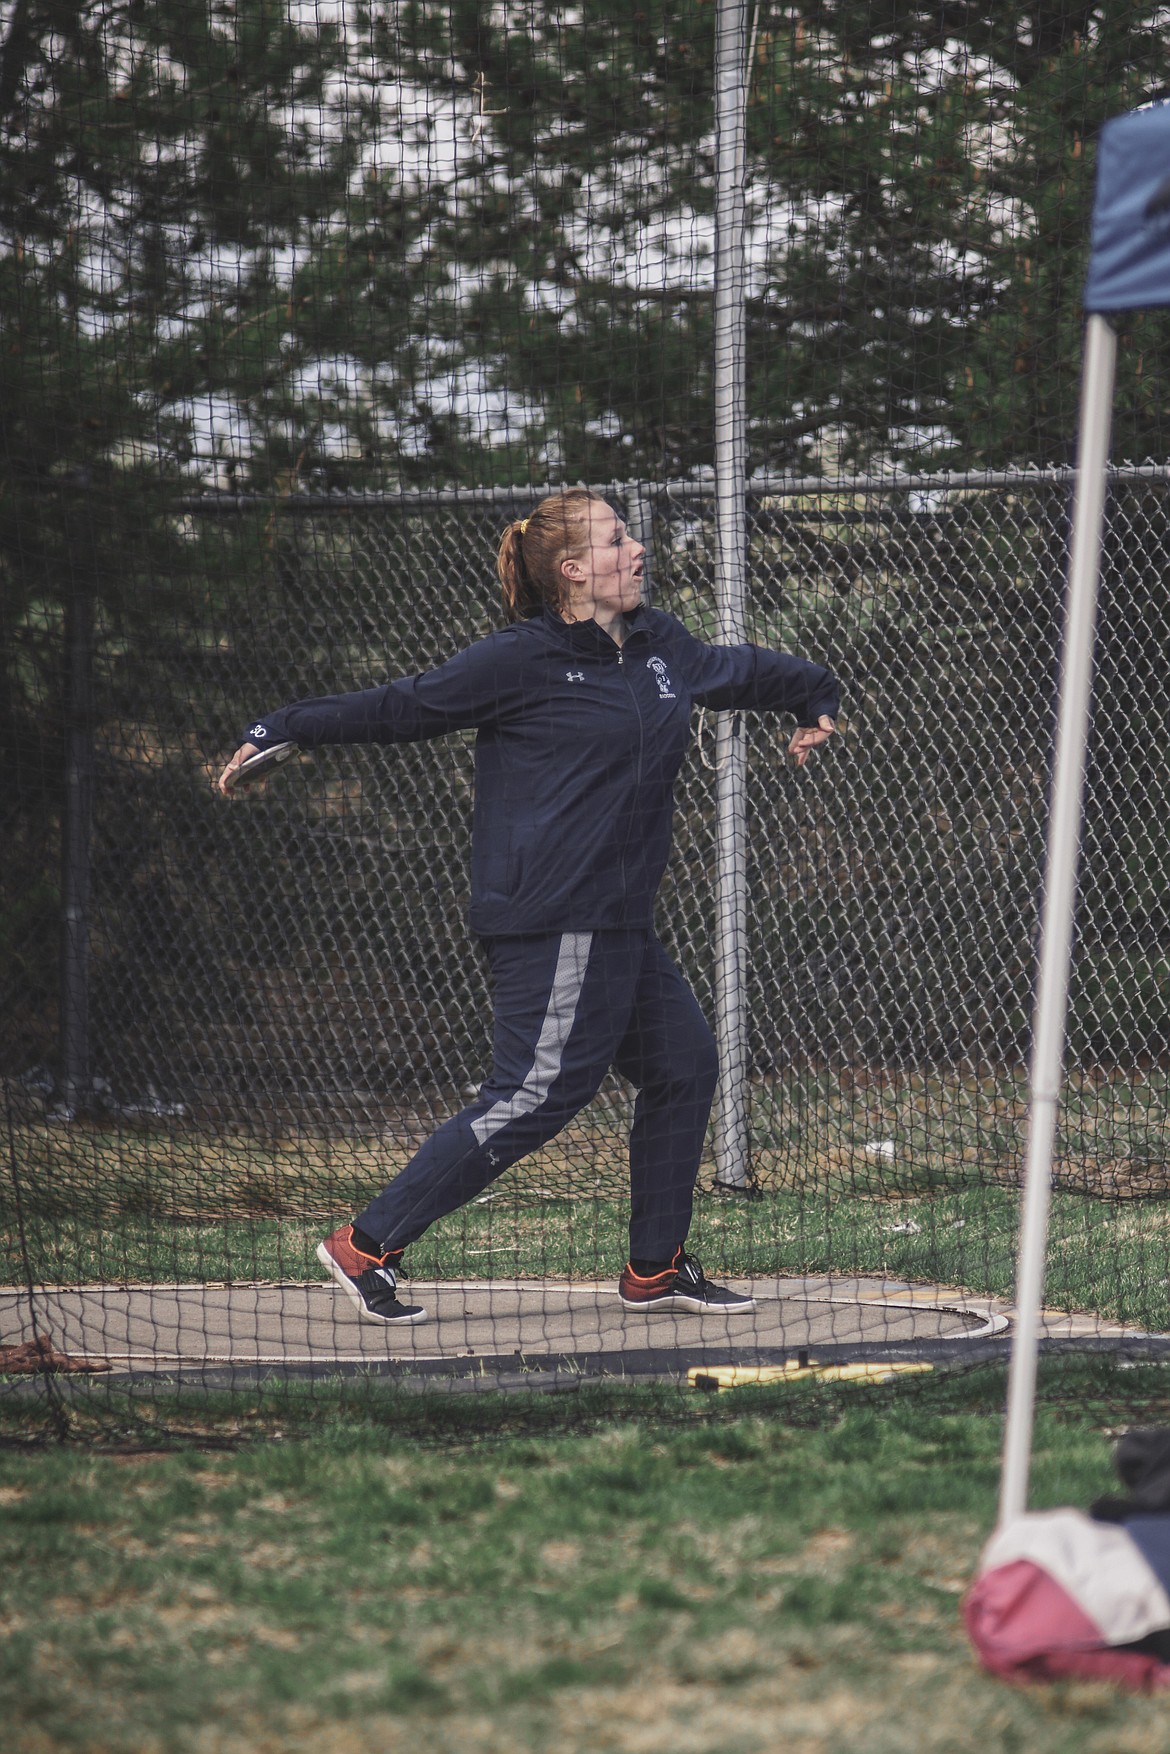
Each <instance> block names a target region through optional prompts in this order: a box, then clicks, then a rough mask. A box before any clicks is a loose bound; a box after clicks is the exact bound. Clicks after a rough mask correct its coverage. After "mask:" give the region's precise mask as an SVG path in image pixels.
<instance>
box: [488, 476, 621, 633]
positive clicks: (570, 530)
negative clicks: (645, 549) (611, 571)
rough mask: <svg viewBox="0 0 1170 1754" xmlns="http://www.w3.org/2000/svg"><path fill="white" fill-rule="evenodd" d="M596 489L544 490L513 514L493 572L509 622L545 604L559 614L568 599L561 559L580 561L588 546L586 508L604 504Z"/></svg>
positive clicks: (587, 509)
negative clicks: (529, 507)
mask: <svg viewBox="0 0 1170 1754" xmlns="http://www.w3.org/2000/svg"><path fill="white" fill-rule="evenodd" d="M605 503H606V502H605V500H603V499H602V497H601V495H600V494H599V493H590V491H589V489H588V488H586V487H569V488H566V490H565V491H564V492H563V493H550V494H549V496H548V498H547V499H542V500H541V502H540V504H539V505H538V506H537V507H536V508H535V510H533V511H532V512H530V513H529V515H528V517H526V518H516V519H514V520H513V522H512V523H510V524H509V525H508V528H507V529H506V530H505V531H504V534H503V536H502V537H501V538H500V551H499V555H498V556H497V559H496V571H497V573H498V574H499V578H500V594H501V595H502V597H503V599H504V613H505V614H506V615H507V617H508V619H509V621H526V620H527V619H528V618H529V617H530V616H533V615H539V614H540V612H541V610H542V609H545V608H548V609H552V610H553V611H555V612H557V613H559V612H560V611H561V610H562V609H563V608H564V605H565V603H566V602H567V600H568V584H567V582H566V580H565V578H564V576H563V574H562V573H561V562H562V560H568V559H581V558H583V557H584V555H585V554H586V552H587V551H588V547H589V507H590V506H591V505H604V504H605Z"/></svg>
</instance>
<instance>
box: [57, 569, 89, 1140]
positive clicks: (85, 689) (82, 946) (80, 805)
mask: <svg viewBox="0 0 1170 1754" xmlns="http://www.w3.org/2000/svg"><path fill="white" fill-rule="evenodd" d="M93 633H94V600H93V591H92V589H91V587H90V585H89V581H88V580H85V581H83V582H80V583H79V582H77V581H76V580H74V581H71V582H70V590H69V596H68V599H67V602H66V607H65V800H64V806H63V810H62V820H61V1015H60V1019H59V1026H58V1028H59V1044H60V1045H59V1052H60V1073H59V1078H58V1090H57V1096H58V1108H59V1112H61V1113H63V1114H65V1115H68V1116H70V1117H72V1116H73V1115H75V1114H77V1113H78V1112H79V1111H80V1110H82V1109H84V1108H85V1107H86V1106H87V1104H88V1102H89V1100H90V1097H91V1095H92V1090H93V1070H92V1067H91V1065H90V1035H89V900H90V887H91V881H90V878H91V865H92V858H93V847H92V841H93Z"/></svg>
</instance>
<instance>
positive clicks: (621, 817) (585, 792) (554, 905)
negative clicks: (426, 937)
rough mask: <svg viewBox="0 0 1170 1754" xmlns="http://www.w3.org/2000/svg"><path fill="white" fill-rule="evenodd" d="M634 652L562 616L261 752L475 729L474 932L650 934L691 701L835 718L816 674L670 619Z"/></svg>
mask: <svg viewBox="0 0 1170 1754" xmlns="http://www.w3.org/2000/svg"><path fill="white" fill-rule="evenodd" d="M627 621H628V629H629V631H628V632H627V635H626V640H625V644H624V645H623V646H622V647H621V648H620V649H619V647H618V646H617V645H616V644H615V642H614V641H613V640H612V639H611V638H610V637H609V635H608V634H607V633H605V632H604V631H603V630H602V629H601V628H599V627H598V626H597V624H596V622H594V621H585V622H576V623H571V624H570V623H567V622H565V621H563V620H562V619H561V618H560V616H557V615H553V614H550V613H547V612H546V613H544V614H542V615H539V616H536V617H534V618H533V619H532V620H531V621H526V622H521V623H520V624H519V625H517V626H515V627H510V628H507V629H504V630H503V631H501V632H498V633H493V634H489V635H488V637H487V638H486V639H482V640H478V641H477V642H476V643H475V644H474V645H473V646H469V647H468V648H467V649H466V650H464V651H461V652H457V653H456V654H455V656H454V657H452V658H450V659H448V661H447V662H446V663H445V664H441V665H440V666H439V668H438V669H436V670H431V671H428V672H426V673H425V674H424V675H421V676H413V677H407V678H403V679H401V680H399V681H395V682H389V683H386V684H384V685H383V686H382V687H379V688H368V689H363V690H360V691H359V692H357V693H355V694H340V695H332V696H327V697H325V698H322V699H318V700H307V701H299V702H297V703H295V704H294V705H292V706H287V707H282V708H281V709H280V711H278V712H275V713H270V714H269V715H268V716H267V717H266V718H263V719H261V720H259V721H257V722H256V723H254V724H253V725H252V726H250V727H249V729H248V731H247V732H246V733H245V736H246V738H247V740H248V741H249V742H255V743H260V744H263V742H264V741H265V740H272V741H282V740H284V739H286V738H287V739H291V740H292V741H293V742H295V743H298V744H300V745H301V747H302V748H305V749H311V748H314V747H316V746H317V745H318V744H322V743H407V742H417V741H419V740H421V739H423V738H426V737H441V736H443V735H445V734H446V733H448V732H450V731H458V730H466V729H469V728H474V729H476V730H477V731H478V737H477V739H476V746H475V813H474V819H473V823H472V837H471V847H472V856H471V915H470V918H471V926H472V929H473V930H474V931H476V932H478V933H480V934H481V935H483V936H485V937H498V936H501V935H504V934H532V933H541V932H573V931H587V930H593V929H605V928H625V927H631V926H637V927H642V928H646V929H649V928H650V927H651V926H652V924H653V904H654V895H655V892H656V891H657V889H658V885H659V883H660V882H661V880H662V874H663V872H664V870H665V869H666V862H667V859H668V858H669V855H670V842H671V832H672V818H673V810H674V795H673V785H674V780H675V776H676V775H677V773H678V770H679V768H680V766H681V765H682V761H683V757H684V755H685V753H686V748H687V743H688V741H689V737H690V718H691V708H692V706H695V705H698V706H708V707H715V708H721V709H729V710H735V709H739V708H759V709H762V710H763V711H766V712H790V713H792V714H794V715H795V717H796V718H797V719H798V721H799V722H800V723H801V724H805V725H815V724H816V722H817V720H818V718H819V717H820V715H821V714H822V713H827V714H828V715H829V716H830V717H835V716H836V714H837V710H838V695H837V685H836V683H835V681H834V680H833V677H832V676H831V675H830V674H829V672H828V671H827V670H825V669H823V668H822V667H821V666H820V665H819V664H812V663H808V662H807V661H806V660H805V659H803V658H796V657H791V656H789V655H788V654H787V653H783V652H773V651H768V650H765V649H764V648H761V647H758V646H750V645H743V646H711V645H706V644H704V643H703V641H701V640H697V639H695V638H693V637H692V635H691V634H690V633H688V632H687V630H686V628H685V627H684V626H683V625H682V623H681V622H680V621H677V620H675V618H674V617H673V616H672V615H666V614H664V613H663V612H662V611H661V610H654V609H643V610H637V611H635V612H634V614H633V615H631V616H629V617H628V618H627Z"/></svg>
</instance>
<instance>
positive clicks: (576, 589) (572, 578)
mask: <svg viewBox="0 0 1170 1754" xmlns="http://www.w3.org/2000/svg"><path fill="white" fill-rule="evenodd" d="M645 555H646V550H645V548H644V547H643V545H642V544H641V542H635V541H634V538H633V537H632V536H631V535H630V532H629V531H628V530H627V529H626V526H625V523H624V522H623V520H622V519H621V518H619V517H618V515H617V513H616V512H615V511H613V510H612V509H611V508H610V507H609V506H607V505H591V506H590V507H589V535H588V543H587V545H586V546H585V547H584V549H583V551H582V552H581V553H579V554H578V555H577V556H575V557H574V559H573V560H570V561H565V562H563V563H562V566H563V570H564V574H565V577H566V579H567V580H568V583H569V590H570V603H569V607H570V609H571V610H572V613H573V615H574V617H575V618H576V619H577V620H588V619H590V618H591V617H592V618H593V619H595V620H598V621H607V620H610V619H611V618H612V617H613V616H615V615H624V614H626V613H627V611H629V610H631V609H636V608H637V607H638V604H639V603H640V602H641V601H642V573H643V562H644V559H645Z"/></svg>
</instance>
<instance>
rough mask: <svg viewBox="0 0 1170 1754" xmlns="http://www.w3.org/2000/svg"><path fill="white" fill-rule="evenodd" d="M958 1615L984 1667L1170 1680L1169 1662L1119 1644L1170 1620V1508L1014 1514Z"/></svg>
mask: <svg viewBox="0 0 1170 1754" xmlns="http://www.w3.org/2000/svg"><path fill="white" fill-rule="evenodd" d="M963 1615H964V1619H965V1620H966V1623H967V1631H968V1633H969V1634H970V1637H971V1642H972V1643H973V1644H974V1646H975V1649H976V1650H977V1652H978V1653H979V1657H980V1660H981V1662H982V1663H983V1666H984V1668H986V1669H989V1670H990V1671H991V1672H992V1674H995V1675H1001V1676H1003V1677H1004V1678H1005V1679H1009V1680H1045V1679H1051V1678H1053V1677H1055V1676H1058V1675H1082V1676H1087V1677H1093V1678H1101V1679H1112V1680H1115V1681H1119V1682H1120V1683H1122V1685H1124V1686H1127V1687H1132V1688H1138V1689H1141V1690H1143V1691H1149V1690H1152V1689H1154V1688H1160V1687H1168V1686H1170V1663H1164V1662H1162V1661H1161V1660H1160V1658H1159V1657H1158V1656H1157V1655H1155V1654H1152V1653H1150V1652H1148V1651H1141V1650H1134V1649H1132V1648H1129V1649H1126V1648H1123V1647H1126V1646H1130V1647H1132V1646H1133V1645H1134V1644H1135V1643H1137V1642H1138V1641H1139V1640H1142V1639H1148V1638H1149V1637H1150V1636H1151V1634H1153V1633H1160V1632H1165V1631H1166V1630H1167V1629H1168V1628H1170V1516H1131V1517H1129V1518H1128V1519H1127V1521H1125V1522H1124V1523H1105V1522H1095V1521H1094V1520H1093V1518H1092V1517H1089V1516H1086V1515H1085V1514H1084V1513H1083V1512H1082V1511H1079V1510H1049V1511H1040V1512H1036V1513H1033V1514H1030V1515H1027V1516H1021V1517H1016V1518H1014V1519H1013V1520H1012V1521H1011V1522H1009V1523H1006V1524H1005V1525H1004V1526H1003V1527H1002V1528H1000V1529H997V1530H996V1532H995V1534H994V1535H993V1536H992V1537H991V1540H990V1541H989V1542H988V1543H987V1546H986V1547H985V1548H984V1551H983V1557H982V1559H981V1561H980V1565H979V1574H978V1576H977V1578H976V1580H975V1582H974V1584H973V1585H972V1586H971V1589H970V1590H969V1591H968V1594H967V1598H966V1601H965V1602H964V1604H963Z"/></svg>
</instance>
